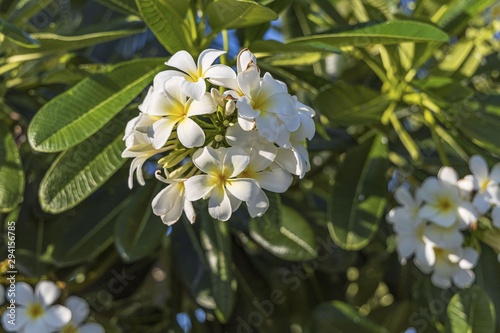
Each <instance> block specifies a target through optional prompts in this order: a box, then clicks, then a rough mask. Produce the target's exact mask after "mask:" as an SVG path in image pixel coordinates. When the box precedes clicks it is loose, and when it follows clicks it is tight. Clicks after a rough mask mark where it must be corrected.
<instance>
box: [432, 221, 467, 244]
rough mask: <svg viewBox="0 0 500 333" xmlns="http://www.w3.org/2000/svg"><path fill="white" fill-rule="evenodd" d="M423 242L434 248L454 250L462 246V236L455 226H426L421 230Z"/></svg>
mask: <svg viewBox="0 0 500 333" xmlns="http://www.w3.org/2000/svg"><path fill="white" fill-rule="evenodd" d="M423 237H424V240H425V241H426V242H428V243H430V244H431V245H432V246H434V247H438V248H442V249H454V248H457V247H460V246H462V243H463V241H464V236H463V234H462V233H461V232H460V230H459V229H458V228H457V226H456V225H453V226H451V227H447V228H445V227H442V226H439V225H436V224H433V223H431V224H428V225H426V226H425V228H424V229H423Z"/></svg>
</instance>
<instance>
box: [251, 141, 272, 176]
mask: <svg viewBox="0 0 500 333" xmlns="http://www.w3.org/2000/svg"><path fill="white" fill-rule="evenodd" d="M276 154H277V149H276V147H275V146H274V145H268V146H265V147H258V148H253V149H252V151H251V152H250V163H249V164H248V168H249V169H250V170H252V171H253V172H259V171H262V170H264V169H266V168H267V167H269V166H270V165H271V164H272V163H273V162H274V159H275V158H276Z"/></svg>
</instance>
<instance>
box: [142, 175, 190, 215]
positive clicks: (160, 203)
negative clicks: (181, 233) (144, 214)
mask: <svg viewBox="0 0 500 333" xmlns="http://www.w3.org/2000/svg"><path fill="white" fill-rule="evenodd" d="M156 178H157V179H158V180H160V181H161V182H163V183H166V184H169V185H168V186H167V187H165V188H164V189H163V190H161V191H160V192H159V193H158V194H157V195H156V196H155V197H154V199H153V201H152V203H151V204H152V207H153V212H154V213H155V215H158V216H161V219H162V221H163V223H165V224H167V225H172V224H174V223H175V222H177V221H178V220H179V219H180V218H181V215H182V211H184V213H185V214H186V217H187V219H188V220H189V222H191V223H194V221H195V220H196V213H195V211H194V207H193V204H192V203H191V201H189V200H187V199H186V195H185V192H186V190H185V185H184V182H185V180H184V179H165V178H163V177H162V176H160V175H159V173H158V172H157V173H156Z"/></svg>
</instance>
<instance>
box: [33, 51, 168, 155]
mask: <svg viewBox="0 0 500 333" xmlns="http://www.w3.org/2000/svg"><path fill="white" fill-rule="evenodd" d="M163 66H164V65H163V62H162V60H161V59H157V58H153V59H138V60H132V61H127V62H124V63H121V64H118V65H116V66H113V67H111V68H110V70H109V72H107V73H104V74H96V75H92V76H90V77H88V78H86V79H84V80H83V81H81V82H80V83H78V84H77V85H76V86H74V87H73V88H72V89H70V90H68V91H66V92H65V93H63V94H61V95H59V96H57V97H56V98H54V99H53V100H51V101H50V102H48V103H47V104H45V105H44V106H43V108H42V109H40V111H38V113H37V114H36V115H35V117H34V118H33V120H32V121H31V123H30V126H29V129H28V139H29V142H30V144H31V146H32V147H33V149H35V150H37V151H43V152H58V151H62V150H65V149H68V148H71V147H73V146H75V145H76V144H78V143H80V142H82V141H83V140H85V139H86V138H88V137H89V136H91V135H92V134H94V133H95V132H97V131H98V130H99V129H100V128H101V127H103V126H104V125H105V124H106V123H107V122H108V121H109V120H110V119H111V118H113V117H114V116H115V115H116V114H117V113H118V112H120V111H121V110H122V109H123V108H124V107H125V106H126V105H127V104H128V103H130V101H132V100H133V99H134V98H135V97H136V96H137V95H138V94H139V93H140V92H141V91H142V90H143V89H144V87H146V85H147V84H149V83H150V82H151V81H152V78H153V76H154V75H155V74H156V73H158V71H159V70H160V69H161V68H162V67H163Z"/></svg>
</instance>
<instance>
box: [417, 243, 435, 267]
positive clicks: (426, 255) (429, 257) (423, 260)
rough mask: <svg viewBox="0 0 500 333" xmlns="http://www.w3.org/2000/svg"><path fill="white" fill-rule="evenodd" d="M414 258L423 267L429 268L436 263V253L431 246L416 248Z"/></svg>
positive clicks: (425, 245)
mask: <svg viewBox="0 0 500 333" xmlns="http://www.w3.org/2000/svg"><path fill="white" fill-rule="evenodd" d="M415 257H416V258H417V260H418V261H419V262H420V264H421V265H423V266H424V267H428V268H431V267H432V266H434V264H435V263H436V253H435V252H434V248H433V247H432V245H431V244H428V243H425V244H424V245H423V246H418V247H417V251H416V252H415Z"/></svg>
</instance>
